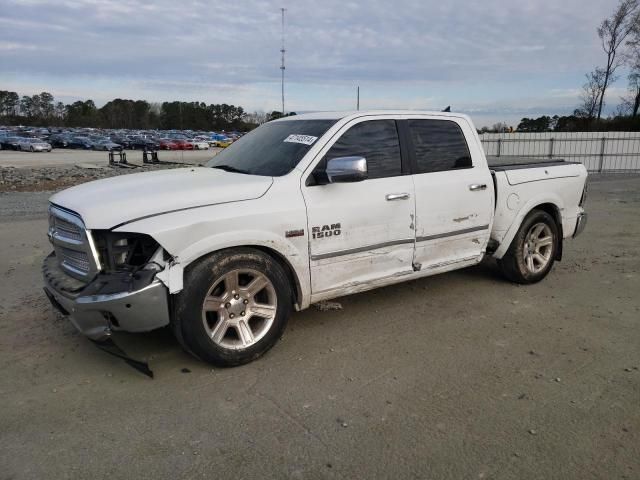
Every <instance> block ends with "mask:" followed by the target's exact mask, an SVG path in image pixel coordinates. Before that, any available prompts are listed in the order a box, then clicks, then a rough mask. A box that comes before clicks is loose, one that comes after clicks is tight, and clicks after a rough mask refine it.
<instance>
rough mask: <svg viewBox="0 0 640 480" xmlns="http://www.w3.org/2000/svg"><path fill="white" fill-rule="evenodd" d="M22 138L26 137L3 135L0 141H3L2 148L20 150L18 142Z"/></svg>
mask: <svg viewBox="0 0 640 480" xmlns="http://www.w3.org/2000/svg"><path fill="white" fill-rule="evenodd" d="M22 140H24V137H2V138H1V139H0V143H2V148H5V149H7V150H18V149H19V147H18V143H19V142H20V141H22Z"/></svg>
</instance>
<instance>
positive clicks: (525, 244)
mask: <svg viewBox="0 0 640 480" xmlns="http://www.w3.org/2000/svg"><path fill="white" fill-rule="evenodd" d="M560 241H561V239H560V238H559V230H558V226H557V225H556V221H555V219H554V218H553V217H552V216H551V215H549V214H548V213H547V212H545V211H542V210H533V211H531V212H530V213H529V215H527V217H526V218H525V219H524V221H523V222H522V225H520V228H519V229H518V233H516V236H515V237H514V239H513V241H512V242H511V245H510V246H509V250H507V253H506V254H505V255H504V257H502V258H501V259H499V260H498V265H499V266H500V269H501V270H502V273H503V274H504V276H505V277H506V278H507V279H509V280H511V281H512V282H516V283H521V284H531V283H536V282H539V281H540V280H542V279H543V278H544V277H546V276H547V274H548V273H549V272H550V271H551V268H552V267H553V263H554V261H555V257H556V253H557V251H558V246H559V242H560Z"/></svg>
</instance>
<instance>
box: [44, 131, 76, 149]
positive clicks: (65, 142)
mask: <svg viewBox="0 0 640 480" xmlns="http://www.w3.org/2000/svg"><path fill="white" fill-rule="evenodd" d="M70 141H71V137H69V136H68V135H60V134H53V135H51V136H50V137H49V143H50V144H51V146H52V147H53V148H68V147H69V142H70Z"/></svg>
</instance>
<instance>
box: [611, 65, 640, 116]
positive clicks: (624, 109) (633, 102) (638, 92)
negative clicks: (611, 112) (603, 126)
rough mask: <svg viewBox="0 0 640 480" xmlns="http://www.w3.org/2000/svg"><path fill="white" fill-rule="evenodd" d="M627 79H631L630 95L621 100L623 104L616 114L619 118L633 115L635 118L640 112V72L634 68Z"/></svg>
mask: <svg viewBox="0 0 640 480" xmlns="http://www.w3.org/2000/svg"><path fill="white" fill-rule="evenodd" d="M627 78H628V79H629V85H628V86H627V92H628V93H627V95H625V96H624V97H621V98H620V102H621V103H620V105H619V106H618V111H617V112H616V113H617V115H619V116H627V115H631V116H632V117H633V118H635V117H637V116H638V113H639V112H640V70H638V69H637V67H634V68H633V69H632V70H631V73H630V74H629V76H628V77H627Z"/></svg>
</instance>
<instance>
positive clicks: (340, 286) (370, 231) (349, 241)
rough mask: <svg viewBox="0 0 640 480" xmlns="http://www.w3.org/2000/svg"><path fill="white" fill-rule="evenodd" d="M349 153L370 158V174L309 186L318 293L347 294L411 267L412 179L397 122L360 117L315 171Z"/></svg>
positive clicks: (313, 284) (314, 286)
mask: <svg viewBox="0 0 640 480" xmlns="http://www.w3.org/2000/svg"><path fill="white" fill-rule="evenodd" d="M346 156H360V157H364V158H366V160H367V168H368V174H369V178H368V179H367V180H364V181H360V182H352V183H333V184H321V182H320V184H318V183H316V184H311V185H307V186H305V187H303V194H304V199H305V203H306V206H307V218H308V228H309V232H310V235H309V253H310V270H311V289H312V293H313V294H314V295H322V294H323V293H326V292H331V291H337V294H338V295H339V294H342V293H344V294H347V293H350V291H351V290H353V291H356V290H359V289H361V287H362V286H363V285H365V286H366V285H367V284H369V283H370V282H374V281H376V280H380V279H383V278H388V277H393V276H394V275H406V274H408V273H411V272H412V267H411V261H412V258H413V248H414V241H415V234H414V230H413V226H414V215H415V202H414V191H413V181H412V179H411V175H403V171H402V167H401V158H400V147H399V140H398V134H397V129H396V122H395V121H394V120H367V121H361V120H360V121H356V122H354V124H352V125H351V126H350V127H349V129H348V130H346V132H345V133H343V134H342V136H340V137H339V138H338V140H337V141H336V142H335V143H333V145H332V146H330V148H328V151H327V153H326V155H324V156H323V159H322V161H321V162H320V163H319V164H318V166H317V169H316V173H318V172H319V173H321V172H322V170H323V168H325V166H326V161H327V160H328V159H331V158H338V157H346Z"/></svg>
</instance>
